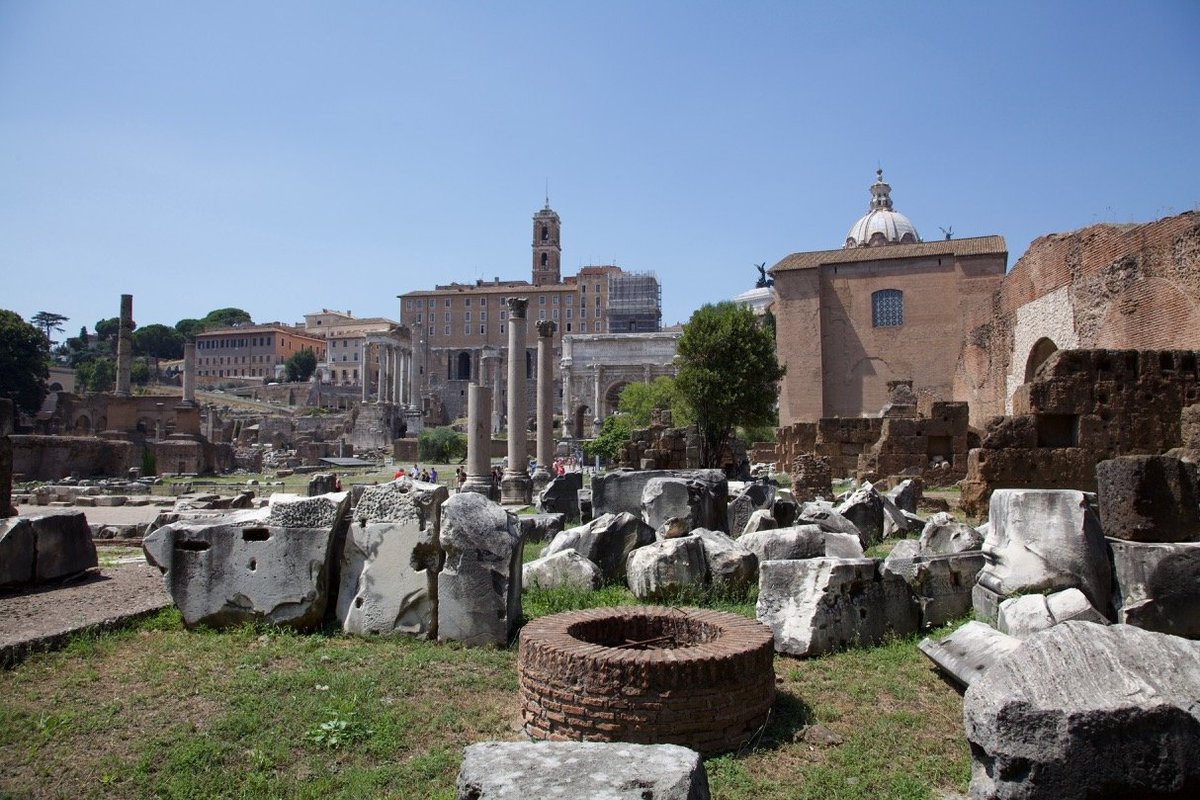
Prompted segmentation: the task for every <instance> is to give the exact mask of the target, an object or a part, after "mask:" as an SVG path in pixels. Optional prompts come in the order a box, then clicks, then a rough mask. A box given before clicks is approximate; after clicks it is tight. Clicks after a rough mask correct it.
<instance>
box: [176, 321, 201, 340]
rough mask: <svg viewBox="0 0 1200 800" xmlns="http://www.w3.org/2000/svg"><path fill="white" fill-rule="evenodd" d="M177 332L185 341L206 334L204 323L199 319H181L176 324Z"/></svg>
mask: <svg viewBox="0 0 1200 800" xmlns="http://www.w3.org/2000/svg"><path fill="white" fill-rule="evenodd" d="M175 330H177V331H179V334H180V335H181V336H182V337H183V338H184V339H191V338H194V337H195V336H196V334H197V333H204V323H203V322H202V321H200V320H198V319H181V320H179V322H176V323H175Z"/></svg>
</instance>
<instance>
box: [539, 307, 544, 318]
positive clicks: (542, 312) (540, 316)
mask: <svg viewBox="0 0 1200 800" xmlns="http://www.w3.org/2000/svg"><path fill="white" fill-rule="evenodd" d="M545 318H546V309H544V308H539V309H538V319H545Z"/></svg>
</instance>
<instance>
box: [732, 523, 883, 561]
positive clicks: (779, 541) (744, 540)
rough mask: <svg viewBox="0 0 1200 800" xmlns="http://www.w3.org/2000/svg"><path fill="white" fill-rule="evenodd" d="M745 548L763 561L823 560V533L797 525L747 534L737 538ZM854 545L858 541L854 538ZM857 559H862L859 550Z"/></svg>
mask: <svg viewBox="0 0 1200 800" xmlns="http://www.w3.org/2000/svg"><path fill="white" fill-rule="evenodd" d="M737 541H738V544H740V545H742V546H743V547H745V548H746V549H747V550H749V551H750V552H752V553H754V555H755V556H757V557H758V560H759V563H761V562H763V561H786V560H790V559H796V558H824V557H825V556H826V555H827V554H826V552H825V532H824V531H822V530H821V529H820V528H819V527H817V526H816V525H797V526H795V527H792V528H779V529H777V530H769V531H759V532H757V533H747V534H745V535H744V536H741V537H739V538H738V540H737ZM854 542H855V544H858V539H857V537H855V540H854ZM858 557H859V558H861V557H862V548H859V551H858Z"/></svg>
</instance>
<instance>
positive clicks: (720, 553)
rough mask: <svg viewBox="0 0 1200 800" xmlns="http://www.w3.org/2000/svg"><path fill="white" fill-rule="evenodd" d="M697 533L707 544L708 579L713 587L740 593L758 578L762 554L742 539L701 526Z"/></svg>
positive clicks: (705, 548)
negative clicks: (741, 540)
mask: <svg viewBox="0 0 1200 800" xmlns="http://www.w3.org/2000/svg"><path fill="white" fill-rule="evenodd" d="M693 533H694V534H695V535H696V536H698V537H699V538H700V544H701V545H703V547H704V558H705V560H706V561H707V562H708V579H709V582H710V583H711V584H712V585H713V586H718V587H720V588H723V589H728V590H730V591H735V592H736V591H741V590H742V589H745V588H746V587H747V586H749V585H750V584H752V583H754V582H756V581H757V580H758V556H756V555H755V554H754V553H752V552H751V551H750V550H748V549H746V548H745V547H744V546H743V545H742V543H741V542H739V541H735V540H734V539H731V538H730V537H729V536H727V535H725V534H724V533H721V532H720V531H710V530H708V529H707V528H697V529H696V530H695V531H694V532H693Z"/></svg>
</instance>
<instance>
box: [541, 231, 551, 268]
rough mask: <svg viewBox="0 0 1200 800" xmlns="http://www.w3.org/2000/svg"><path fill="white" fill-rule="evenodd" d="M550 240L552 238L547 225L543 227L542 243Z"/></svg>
mask: <svg viewBox="0 0 1200 800" xmlns="http://www.w3.org/2000/svg"><path fill="white" fill-rule="evenodd" d="M549 238H550V229H549V228H547V227H546V226H545V225H543V226H542V241H543V242H544V241H546V240H547V239H549ZM543 263H544V262H543Z"/></svg>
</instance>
